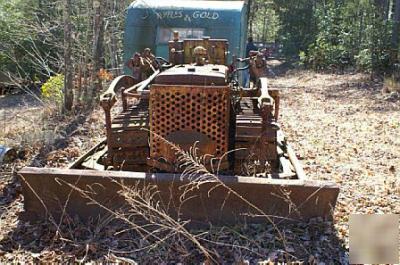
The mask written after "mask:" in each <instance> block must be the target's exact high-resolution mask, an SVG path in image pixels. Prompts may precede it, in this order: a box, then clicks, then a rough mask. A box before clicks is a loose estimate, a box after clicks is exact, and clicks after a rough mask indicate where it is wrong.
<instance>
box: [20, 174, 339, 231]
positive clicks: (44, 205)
mask: <svg viewBox="0 0 400 265" xmlns="http://www.w3.org/2000/svg"><path fill="white" fill-rule="evenodd" d="M19 176H20V178H21V182H22V187H23V195H24V208H25V214H24V217H25V219H28V220H31V221H34V220H38V219H41V220H43V219H45V218H48V217H50V216H52V217H53V218H55V220H58V218H60V217H61V216H64V215H69V216H70V217H75V216H78V217H79V218H80V219H81V220H87V219H88V218H90V217H98V216H101V215H105V214H109V212H110V210H111V211H115V210H118V209H122V208H121V207H127V203H126V201H125V199H124V197H123V196H122V195H121V194H120V193H119V192H120V191H121V189H122V186H121V185H124V186H125V187H139V188H140V187H141V188H143V187H145V186H146V185H155V187H156V190H157V191H158V192H157V193H156V196H154V197H153V199H154V200H158V201H159V202H160V203H161V205H162V207H164V209H165V210H166V211H167V212H168V213H169V214H170V215H171V216H172V217H174V218H178V217H179V218H180V219H181V220H191V224H194V225H196V224H199V225H203V224H213V225H230V224H236V223H243V222H247V223H263V222H266V221H267V218H266V215H268V216H269V217H272V218H273V219H274V220H288V221H290V220H308V219H310V218H314V217H323V218H328V219H330V218H331V217H332V210H333V208H334V206H335V203H336V199H337V196H338V193H339V188H338V186H337V185H336V184H334V183H331V182H320V181H311V180H281V179H267V178H255V177H237V176H219V177H218V179H214V180H211V181H208V182H206V183H204V184H202V185H199V186H198V187H197V188H194V189H193V190H190V191H188V189H187V187H188V186H187V185H188V183H189V180H188V179H185V178H183V179H182V177H181V176H180V175H179V174H166V173H140V172H126V171H97V170H78V169H50V168H31V167H26V168H23V169H22V170H21V171H20V172H19ZM185 188H186V189H185ZM185 192H186V193H185ZM184 193H185V194H184ZM100 205H101V206H100Z"/></svg>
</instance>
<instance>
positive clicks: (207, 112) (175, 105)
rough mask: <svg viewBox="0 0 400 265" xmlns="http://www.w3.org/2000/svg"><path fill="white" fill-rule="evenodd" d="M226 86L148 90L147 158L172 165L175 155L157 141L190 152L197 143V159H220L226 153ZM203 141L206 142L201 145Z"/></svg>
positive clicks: (227, 131)
mask: <svg viewBox="0 0 400 265" xmlns="http://www.w3.org/2000/svg"><path fill="white" fill-rule="evenodd" d="M230 104H231V102H230V88H229V86H223V87H216V86H170V85H153V86H152V87H151V90H150V128H151V131H152V132H153V133H154V134H155V135H153V134H152V135H151V136H150V157H151V158H153V159H156V160H157V159H160V158H163V159H166V160H167V161H168V162H170V163H172V164H173V163H174V162H175V159H176V157H175V152H176V151H174V150H172V149H171V146H170V145H168V144H167V143H165V142H164V141H162V140H161V139H160V137H163V138H164V139H168V140H171V141H172V142H173V143H175V144H177V145H179V146H181V148H183V150H189V148H190V147H191V146H193V144H194V143H195V142H196V141H198V140H202V139H203V141H201V142H200V145H199V146H198V147H199V148H200V150H199V151H200V152H199V155H201V154H209V155H211V156H215V157H221V156H222V155H223V154H225V153H226V152H228V151H229V120H230V111H229V110H230ZM204 140H206V141H208V142H204Z"/></svg>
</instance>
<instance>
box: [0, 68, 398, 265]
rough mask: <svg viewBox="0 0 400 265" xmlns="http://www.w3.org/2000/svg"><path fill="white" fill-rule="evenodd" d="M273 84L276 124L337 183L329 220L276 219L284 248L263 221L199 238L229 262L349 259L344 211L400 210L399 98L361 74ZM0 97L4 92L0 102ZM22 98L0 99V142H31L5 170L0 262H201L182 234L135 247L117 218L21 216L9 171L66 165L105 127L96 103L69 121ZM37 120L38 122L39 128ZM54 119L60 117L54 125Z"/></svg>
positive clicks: (309, 162) (290, 76) (316, 174)
mask: <svg viewBox="0 0 400 265" xmlns="http://www.w3.org/2000/svg"><path fill="white" fill-rule="evenodd" d="M277 73H279V72H277ZM270 86H271V87H279V88H280V89H281V90H282V101H281V102H282V109H281V117H280V123H281V125H282V127H283V129H284V131H285V133H286V136H287V137H288V140H289V142H290V143H291V144H292V146H293V147H294V149H295V151H296V153H297V154H298V156H299V158H300V159H301V162H302V163H303V165H304V168H305V171H306V173H307V174H308V176H309V178H312V179H324V180H332V181H335V182H336V183H338V184H339V185H340V187H341V191H340V195H339V199H338V203H337V205H336V209H335V212H334V222H333V223H331V222H324V221H322V220H312V221H310V223H299V224H293V225H290V226H285V227H279V228H280V229H281V232H282V233H283V234H284V236H285V239H286V243H287V245H286V248H285V247H283V245H282V242H280V240H279V239H277V237H276V234H275V233H274V231H273V228H272V226H271V225H268V224H266V225H257V226H238V227H233V228H223V229H221V228H220V229H218V228H215V229H213V230H211V231H207V234H206V235H202V238H203V241H202V242H203V243H204V245H205V246H206V247H207V248H208V249H210V250H211V251H212V252H213V253H214V254H215V259H216V260H217V261H218V262H219V263H225V264H233V263H235V264H248V263H250V264H257V263H259V264H270V263H268V262H269V261H272V260H278V259H279V260H286V261H287V260H292V261H293V260H299V261H302V262H304V263H307V262H308V263H311V264H339V263H344V264H345V263H347V262H348V258H347V250H346V249H347V248H348V219H349V215H350V214H352V213H400V101H398V100H392V99H388V98H387V96H386V95H383V94H382V93H381V83H379V82H370V81H369V79H368V78H367V77H366V76H364V75H361V74H356V75H350V74H346V75H332V74H316V73H312V72H305V71H289V72H287V73H286V74H281V75H279V76H277V77H276V78H275V79H271V80H270ZM4 101H6V99H4V98H0V104H5V103H4ZM26 104H27V108H28V110H29V108H32V111H31V112H23V113H22V114H20V112H19V111H20V108H18V111H14V109H13V104H8V105H7V104H5V105H2V111H3V112H2V113H5V112H6V111H7V116H8V117H12V118H13V119H14V121H15V122H13V123H7V122H5V121H4V120H3V119H2V117H3V116H2V117H1V119H0V121H1V123H2V124H6V125H7V126H10V124H18V126H15V125H13V126H15V127H14V128H13V130H11V129H10V128H9V127H8V128H7V129H4V131H3V134H1V132H0V137H1V138H2V139H1V140H3V141H5V142H6V143H10V144H15V142H18V141H22V140H24V141H25V142H26V143H28V144H27V145H25V147H24V148H23V150H22V151H25V152H23V153H22V154H24V155H25V158H24V159H21V160H19V161H17V162H16V163H15V164H13V165H8V166H3V167H2V169H1V170H2V173H1V175H0V262H17V261H19V262H38V261H42V262H54V261H58V262H66V261H76V262H79V261H82V262H88V261H90V260H97V261H110V262H131V261H137V262H139V263H141V264H145V263H147V264H154V263H158V264H172V263H184V264H196V263H197V264H200V263H201V262H203V261H204V259H203V257H202V256H201V255H200V253H198V251H196V250H194V249H193V246H192V245H190V244H189V243H187V242H186V243H185V242H179V240H176V241H175V242H174V241H172V242H171V241H168V244H159V245H157V247H156V248H152V249H146V250H142V251H137V249H139V248H142V247H145V243H144V242H143V241H142V240H140V238H138V236H137V235H136V234H135V233H134V232H132V231H128V230H126V231H124V230H123V229H125V227H124V226H123V225H122V224H120V223H119V222H118V221H111V222H108V221H107V222H106V221H105V222H104V223H100V224H99V223H93V224H91V225H85V226H84V225H82V224H81V223H80V222H79V220H65V221H64V222H63V223H62V224H61V226H60V227H58V228H57V227H55V226H54V225H52V224H51V223H42V224H39V225H32V224H29V223H26V222H23V221H21V220H20V218H19V214H20V212H21V211H22V201H23V198H22V197H21V195H20V194H19V185H18V183H17V182H15V180H14V179H13V176H12V172H14V171H15V170H16V169H18V168H20V167H22V166H23V165H36V166H38V165H39V166H44V165H46V166H65V165H66V164H67V163H68V162H70V161H72V160H74V159H75V158H76V157H77V156H79V155H80V154H82V153H83V152H84V151H85V150H87V149H88V148H89V147H90V146H91V145H93V144H94V142H96V141H97V140H99V139H101V137H102V135H103V130H102V128H103V125H102V122H103V118H102V113H101V111H99V110H96V111H95V112H93V113H91V114H87V115H80V116H77V117H73V118H68V119H65V118H60V117H52V118H48V117H47V116H46V115H47V114H46V110H45V109H42V110H39V109H38V105H37V104H32V103H31V102H28V103H26ZM3 106H7V108H6V107H4V108H3ZM16 113H17V114H16ZM18 115H19V116H18ZM39 116H40V117H39ZM38 119H39V120H41V121H44V122H43V123H40V126H38V121H37V120H38ZM48 120H51V121H53V122H50V123H49V122H45V121H48ZM54 120H58V122H57V124H56V125H55V124H54ZM34 125H36V129H35V128H32V126H34ZM3 128H6V127H3ZM37 130H40V131H43V130H45V131H47V132H48V133H49V135H51V139H52V141H51V142H52V144H51V146H43V143H44V142H43V141H39V140H38V141H33V140H32V139H30V138H29V137H27V136H28V135H32V132H35V131H37ZM36 133H38V135H40V137H43V138H46V137H48V135H47V134H45V135H43V136H42V134H40V133H39V132H36ZM21 135H22V136H23V135H26V139H25V138H23V139H22V138H21ZM18 137H20V138H18ZM24 137H25V136H24ZM20 139H22V140H20ZM262 262H264V263H262ZM205 264H210V263H207V262H206V263H205ZM271 264H272V263H271Z"/></svg>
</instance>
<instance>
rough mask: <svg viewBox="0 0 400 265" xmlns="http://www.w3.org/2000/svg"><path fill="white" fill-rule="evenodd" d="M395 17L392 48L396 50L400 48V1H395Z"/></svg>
mask: <svg viewBox="0 0 400 265" xmlns="http://www.w3.org/2000/svg"><path fill="white" fill-rule="evenodd" d="M393 4H394V16H393V31H392V48H393V49H394V50H396V52H397V49H398V47H399V22H400V0H395V1H393Z"/></svg>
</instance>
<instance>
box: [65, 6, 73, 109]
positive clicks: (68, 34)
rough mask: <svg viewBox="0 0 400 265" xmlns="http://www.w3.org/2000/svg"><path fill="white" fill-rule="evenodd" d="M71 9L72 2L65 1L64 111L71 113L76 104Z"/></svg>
mask: <svg viewBox="0 0 400 265" xmlns="http://www.w3.org/2000/svg"><path fill="white" fill-rule="evenodd" d="M71 8H72V4H71V0H64V14H63V15H64V74H65V78H64V106H63V107H64V111H71V110H72V106H73V103H74V92H73V89H74V84H73V78H74V76H73V65H72V58H71V57H72V47H71V45H72V26H71Z"/></svg>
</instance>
